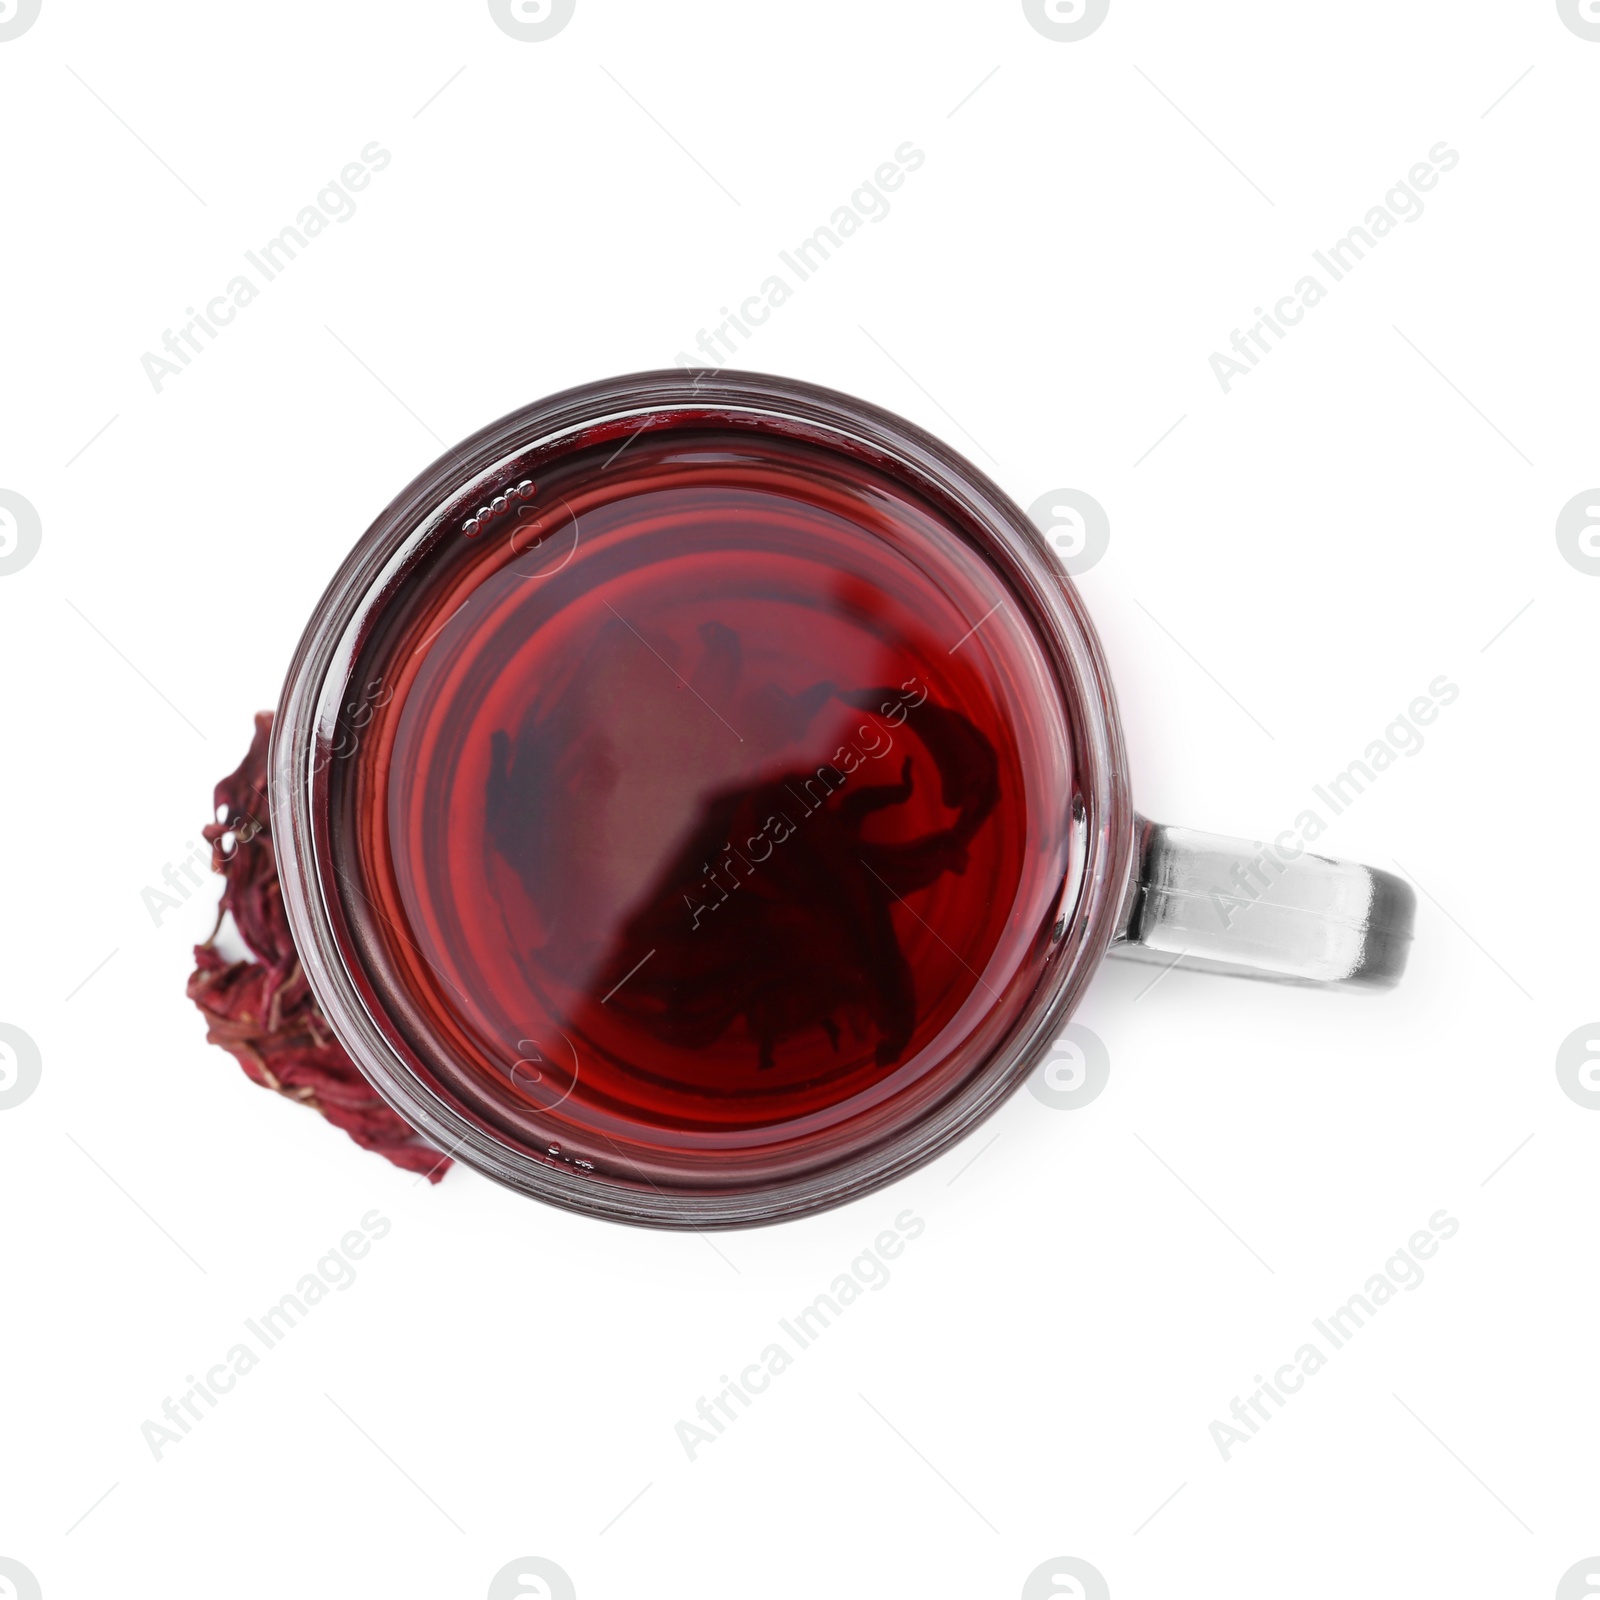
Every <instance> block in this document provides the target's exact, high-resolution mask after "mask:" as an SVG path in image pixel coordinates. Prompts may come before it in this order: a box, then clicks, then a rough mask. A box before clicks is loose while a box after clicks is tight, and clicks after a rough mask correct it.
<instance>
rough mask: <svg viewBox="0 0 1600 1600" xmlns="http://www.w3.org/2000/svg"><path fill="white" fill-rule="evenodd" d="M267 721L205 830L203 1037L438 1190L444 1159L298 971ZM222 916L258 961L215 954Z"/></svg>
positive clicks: (200, 981) (251, 1074)
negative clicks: (217, 880) (208, 875)
mask: <svg viewBox="0 0 1600 1600" xmlns="http://www.w3.org/2000/svg"><path fill="white" fill-rule="evenodd" d="M271 733H272V713H271V712H270V711H262V712H259V713H258V714H257V716H256V732H255V738H254V739H253V740H252V741H251V744H250V752H249V754H248V755H246V756H245V758H244V760H243V761H242V762H241V763H240V764H239V768H238V770H237V771H236V772H232V773H230V774H229V775H228V776H227V777H226V778H224V779H223V780H222V782H221V783H219V784H218V785H217V787H216V791H215V800H216V817H215V820H214V821H212V822H211V823H209V824H208V825H207V826H206V828H205V837H206V839H207V841H208V842H209V843H210V845H211V867H212V870H213V871H214V872H219V873H221V874H222V877H223V879H224V880H225V883H224V887H223V891H222V903H221V905H220V906H219V907H218V908H217V926H216V928H213V929H212V932H211V937H210V938H209V939H208V940H206V942H205V943H204V944H198V945H196V946H195V949H194V958H195V970H194V972H193V973H192V974H191V975H190V978H189V989H188V992H189V998H190V999H191V1000H193V1001H194V1003H195V1004H196V1005H197V1006H199V1008H200V1010H201V1011H202V1012H203V1013H204V1014H205V1019H206V1038H207V1040H208V1041H209V1042H210V1043H211V1044H217V1045H221V1046H222V1048H223V1049H224V1050H226V1051H227V1052H228V1053H229V1054H230V1055H232V1056H233V1058H234V1059H235V1060H236V1061H237V1062H238V1063H239V1065H240V1066H241V1067H243V1068H244V1071H245V1076H246V1077H248V1078H250V1079H251V1080H252V1081H253V1082H255V1083H258V1084H260V1085H261V1086H262V1087H263V1088H266V1089H272V1090H274V1091H276V1092H277V1093H278V1094H281V1095H284V1096H286V1097H287V1098H288V1099H290V1100H297V1101H299V1102H300V1104H302V1105H306V1106H310V1107H311V1108H312V1110H314V1111H320V1112H321V1113H322V1115H323V1116H324V1117H326V1118H327V1119H328V1121H329V1122H331V1123H332V1124H333V1125H334V1126H335V1127H336V1128H343V1129H344V1131H345V1132H346V1133H347V1134H349V1135H350V1137H351V1138H352V1139H354V1140H355V1142H356V1143H357V1144H358V1145H360V1146H361V1147H362V1148H363V1149H365V1150H375V1151H377V1153H378V1154H379V1155H381V1156H385V1157H387V1158H388V1159H389V1160H390V1161H392V1162H393V1163H394V1164H395V1165H396V1166H397V1167H404V1168H405V1169H406V1170H407V1171H409V1172H420V1173H425V1174H426V1175H427V1177H428V1178H429V1180H430V1181H431V1182H433V1183H437V1182H438V1181H439V1179H440V1178H442V1177H443V1176H444V1174H445V1172H446V1170H447V1169H448V1168H449V1166H450V1164H451V1163H450V1158H449V1157H448V1156H441V1155H440V1154H439V1153H438V1151H436V1150H434V1149H432V1148H430V1147H429V1146H428V1145H425V1144H423V1143H421V1142H420V1141H419V1139H418V1138H417V1135H416V1131H415V1130H414V1129H413V1128H412V1127H411V1125H410V1124H409V1123H407V1122H404V1121H402V1119H401V1118H399V1117H397V1116H396V1115H395V1113H394V1112H393V1111H391V1110H390V1109H389V1107H388V1106H387V1105H385V1104H384V1102H383V1101H382V1100H380V1099H379V1098H378V1096H377V1095H376V1094H374V1093H373V1091H372V1086H371V1085H370V1084H369V1083H368V1082H367V1080H366V1079H365V1078H363V1077H362V1076H361V1074H360V1072H359V1071H358V1070H357V1069H356V1065H355V1063H354V1062H353V1061H352V1060H351V1059H350V1057H349V1056H348V1055H346V1054H345V1050H344V1047H343V1046H342V1045H341V1044H340V1043H339V1041H338V1040H337V1039H335V1038H334V1036H333V1032H332V1030H331V1029H330V1028H329V1027H328V1024H327V1021H326V1019H325V1018H324V1017H323V1015H322V1012H321V1011H320V1010H319V1009H318V1007H317V1002H316V999H315V997H314V996H313V994H312V993H311V986H310V985H309V984H308V983H307V982H306V977H305V973H304V972H303V971H302V970H301V967H300V958H299V956H298V954H297V953H296V951H295V947H294V939H293V937H292V936H291V934H290V932H289V920H288V917H287V916H286V915H285V913H284V909H283V895H282V892H281V890H280V889H279V885H278V861H277V855H276V853H275V852H274V850H273V845H272V829H271V822H270V816H269V812H268V809H267V744H268V740H269V739H270V737H271ZM225 916H231V917H232V918H233V923H234V926H235V927H236V928H237V929H238V931H239V936H240V938H241V939H242V940H243V941H244V943H245V945H246V947H247V948H248V949H249V950H250V952H251V954H252V955H253V956H254V957H255V959H254V960H250V961H230V960H228V958H227V957H226V956H224V955H223V954H222V953H221V951H219V950H218V949H217V946H216V937H217V932H218V930H219V929H220V928H221V926H222V919H223V918H224V917H225Z"/></svg>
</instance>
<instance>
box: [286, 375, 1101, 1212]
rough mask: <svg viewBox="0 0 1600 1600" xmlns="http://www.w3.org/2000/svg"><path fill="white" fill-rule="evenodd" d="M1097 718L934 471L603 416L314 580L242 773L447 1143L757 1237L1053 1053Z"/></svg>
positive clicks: (1090, 870)
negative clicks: (767, 1224) (1040, 1054)
mask: <svg viewBox="0 0 1600 1600" xmlns="http://www.w3.org/2000/svg"><path fill="white" fill-rule="evenodd" d="M1086 683H1087V691H1088V692H1087V693H1086V692H1085V689H1086ZM1108 703H1109V702H1108V700H1107V698H1106V691H1105V688H1104V674H1103V671H1101V670H1100V668H1099V661H1098V654H1097V652H1096V651H1095V648H1094V645H1093V639H1092V635H1090V634H1088V631H1087V626H1086V624H1085V623H1084V621H1083V619H1082V617H1081V614H1079V613H1078V612H1077V610H1076V606H1075V602H1074V600H1073V598H1072V596H1071V593H1070V591H1069V589H1068V587H1067V586H1066V584H1065V580H1064V579H1062V578H1061V577H1060V576H1059V569H1057V568H1055V567H1054V566H1053V565H1052V558H1051V557H1050V555H1049V554H1048V552H1047V551H1046V550H1045V549H1044V547H1043V545H1042V543H1041V542H1040V541H1039V539H1038V537H1037V535H1036V534H1034V533H1033V531H1032V529H1031V528H1030V527H1028V525H1027V524H1026V522H1025V520H1024V519H1023V518H1022V514H1021V513H1020V512H1018V511H1017V510H1016V508H1015V507H1013V506H1011V505H1010V502H1009V501H1006V500H1004V498H1003V497H1002V496H1000V495H999V492H998V491H997V490H995V489H994V488H993V487H992V486H991V485H989V484H987V483H986V482H985V481H984V480H982V479H981V478H980V477H979V476H978V475H977V474H976V473H975V472H974V471H973V469H971V468H970V467H968V466H966V464H965V463H963V462H961V461H960V460H959V458H957V457H954V456H953V455H952V454H951V453H950V452H948V451H946V450H945V449H944V447H943V446H940V445H938V444H937V443H936V442H935V441H933V440H931V439H929V438H928V437H927V436H925V435H922V434H920V433H917V432H916V431H915V430H913V429H910V428H909V427H908V426H907V425H906V424H904V423H901V422H899V421H897V420H896V419H893V418H889V417H886V416H885V415H884V414H882V413H879V412H876V411H873V410H871V408H867V407H864V406H862V405H860V404H859V403H858V402H854V401H848V400H845V399H844V398H843V397H840V396H834V395H830V394H827V393H826V392H824V391H818V390H811V389H807V388H805V387H803V386H799V385H792V384H781V383H778V382H777V381H775V380H767V379H758V378H754V377H749V378H742V379H719V380H716V382H715V383H713V384H710V385H707V384H706V383H705V382H701V383H700V384H699V385H698V387H696V386H694V385H691V383H690V382H689V380H688V379H687V378H686V377H685V376H684V375H682V374H675V375H665V374H658V375H650V376H647V377H645V378H640V379H631V380H619V381H618V382H616V383H613V384H610V385H598V386H594V387H593V388H591V389H587V390H581V391H575V392H573V393H572V394H569V395H564V396H557V397H556V398H555V399H554V400H551V401H546V402H542V403H541V404H540V405H539V406H537V407H534V408H530V410H529V411H528V412H525V413H521V414H518V415H517V416H514V417H512V418H508V419H506V420H505V421H504V422H502V423H499V424H496V425H495V426H494V427H492V428H490V429H487V430H485V432H484V433H483V434H480V435H479V436H477V438H476V439H474V440H471V441H468V443H467V444H466V445H465V446H463V447H461V449H460V450H459V451H457V452H455V453H453V455H452V457H450V458H446V460H445V461H444V462H442V463H441V464H440V465H439V466H438V467H436V468H434V469H430V472H429V473H428V474H425V475H424V476H423V478H421V479H419V480H418V482H417V483H416V484H414V485H413V486H412V487H411V489H409V490H408V491H407V492H406V494H404V495H402V496H401V497H400V499H399V500H398V501H396V503H395V505H394V506H392V507H391V508H390V510H389V511H388V512H387V513H386V514H385V516H384V518H383V519H380V522H379V523H378V524H377V525H376V526H375V527H374V529H373V530H372V531H371V532H370V533H369V534H368V535H367V537H366V539H365V540H364V541H363V543H362V545H361V547H359V548H358V550H357V552H356V554H355V555H354V556H353V557H352V559H351V562H350V563H348V564H347V566H346V569H345V571H344V572H342V573H341V574H340V576H339V578H338V579H336V580H335V583H334V585H333V587H332V588H331V589H330V591H329V594H328V596H327V597H325V599H324V601H323V605H322V607H321V608H320V610H319V613H318V616H317V618H315V619H314V620H313V624H312V627H311V629H310V630H309V631H308V634H307V637H306V640H305V641H304V642H303V644H302V648H301V654H300V657H299V659H298V660H297V662H296V665H295V668H294V670H293V671H292V673H291V678H290V684H289V687H288V689H287V690H286V693H285V704H284V710H283V713H282V714H281V715H280V718H279V724H278V733H277V741H276V744H275V748H274V808H275V814H281V813H283V812H285V810H286V811H287V814H288V820H289V822H290V825H291V826H290V829H289V832H290V834H291V835H292V841H293V843H292V848H291V849H289V850H286V851H285V852H284V855H285V856H286V857H288V858H290V860H289V861H287V862H286V871H285V896H286V902H287V903H288V904H289V907H290V912H291V919H292V920H293V921H294V923H295V931H296V937H297V941H298V942H299V943H300V948H301V949H302V952H303V953H306V952H307V951H308V950H309V954H308V956H307V970H308V974H309V975H310V976H311V978H312V982H313V985H314V987H315V988H316V990H317V993H318V997H319V999H320V1000H322V1002H323V1004H324V1007H325V1009H326V1010H327V1012H328V1015H329V1018H330V1021H331V1022H332V1023H333V1025H334V1026H335V1028H336V1030H337V1031H338V1032H339V1034H340V1037H341V1039H342V1040H343V1042H344V1043H345V1044H346V1045H347V1047H350V1048H351V1049H352V1053H353V1054H354V1055H355V1058H356V1060H357V1062H358V1064H359V1065H361V1067H362V1068H363V1071H365V1072H366V1073H367V1075H368V1076H369V1077H370V1078H371V1079H372V1080H373V1082H374V1084H375V1086H376V1087H377V1088H378V1089H379V1090H380V1092H382V1093H383V1094H384V1095H385V1098H387V1099H388V1100H389V1101H390V1103H391V1104H393V1105H394V1106H395V1108H396V1109H397V1110H398V1111H399V1112H400V1113H401V1114H402V1115H403V1116H405V1117H406V1118H407V1119H408V1120H410V1121H411V1122H412V1123H413V1124H414V1125H415V1126H417V1127H418V1128H419V1130H421V1131H422V1132H423V1133H424V1134H425V1135H426V1136H427V1137H429V1138H430V1139H431V1140H432V1141H433V1142H435V1143H437V1144H438V1145H439V1146H440V1148H442V1149H445V1150H450V1151H452V1152H453V1153H455V1154H457V1155H459V1156H461V1157H463V1158H464V1159H466V1160H468V1161H469V1162H471V1163H473V1164H474V1165H477V1166H479V1167H480V1168H481V1169H483V1170H485V1171H487V1172H489V1173H490V1174H491V1175H493V1176H495V1177H497V1178H500V1179H502V1180H503V1181H505V1182H508V1183H511V1184H513V1185H514V1186H516V1187H518V1188H520V1189H522V1190H524V1191H526V1192H529V1193H534V1194H537V1195H539V1196H541V1197H542V1198H545V1199H548V1200H552V1201H554V1202H556V1203H558V1204H563V1205H567V1206H570V1207H573V1208H575V1209H579V1210H583V1211H587V1212H590V1213H594V1214H599V1215H605V1216H609V1217H613V1218H617V1219H620V1220H629V1221H637V1222H647V1223H654V1224H658V1225H664V1226H674V1225H679V1226H705V1225H708V1224H709V1225H719V1224H721V1225H728V1224H738V1223H748V1222H758V1221H766V1220H773V1219H775V1218H777V1217H780V1216H787V1215H793V1214H796V1213H798V1212H802V1211H806V1210H811V1209H815V1208H817V1207H819V1206H822V1205H827V1204H832V1203H836V1202H837V1201H839V1200H842V1199H845V1198H849V1197H850V1196H852V1195H854V1194H857V1193H860V1192H863V1191H864V1190H865V1189H867V1188H870V1187H872V1186H874V1185H876V1184H878V1183H881V1182H883V1181H886V1180H887V1179H888V1178H890V1177H892V1176H894V1175H896V1174H897V1173H899V1172H901V1171H904V1170H906V1169H907V1168H909V1167H910V1166H912V1165H914V1164H916V1163H918V1162H920V1161H922V1160H926V1159H928V1158H929V1157H931V1156H932V1155H933V1154H935V1153H937V1152H938V1151H939V1150H940V1149H943V1148H945V1147H946V1146H947V1145H948V1144H949V1143H950V1142H952V1141H953V1140H954V1139H955V1138H957V1137H959V1136H960V1135H961V1134H962V1133H964V1132H966V1131H968V1130H969V1129H970V1127H971V1126H972V1125H973V1124H974V1123H975V1122H976V1121H977V1120H979V1119H980V1118H981V1117H982V1116H983V1115H984V1114H986V1112H987V1111H988V1110H990V1109H992V1107H993V1106H994V1105H995V1104H997V1103H998V1101H999V1099H1000V1098H1002V1097H1003V1096H1004V1094H1005V1093H1007V1092H1008V1091H1009V1089H1010V1088H1012V1087H1014V1086H1015V1084H1016V1082H1017V1081H1018V1080H1019V1078H1020V1076H1021V1075H1022V1074H1023V1073H1024V1072H1025V1071H1026V1070H1027V1067H1028V1066H1029V1064H1030V1063H1031V1060H1032V1059H1033V1057H1034V1055H1036V1053H1037V1051H1038V1049H1039V1048H1041V1047H1042V1046H1043V1045H1045V1044H1047V1043H1048V1042H1049V1039H1050V1038H1051V1037H1052V1036H1053V1033H1054V1031H1057V1030H1058V1025H1059V1023H1060V1022H1061V1021H1062V1020H1064V1017H1065V1012H1066V1009H1067V1008H1068V1007H1069V1006H1070V1004H1071V1001H1072V998H1073V997H1074V996H1075V993H1076V988H1077V987H1078V986H1079V985H1080V984H1081V979H1082V977H1083V976H1085V975H1086V969H1087V968H1088V967H1092V966H1093V964H1094V961H1095V960H1097V958H1098V954H1099V952H1100V951H1101V950H1103V948H1104V944H1105V942H1106V939H1107V938H1108V937H1109V916H1108V915H1107V912H1106V907H1107V904H1108V903H1109V901H1108V895H1109V891H1108V889H1107V886H1108V885H1109V884H1110V883H1112V882H1113V881H1117V872H1118V870H1119V868H1120V869H1123V870H1125V867H1126V846H1125V845H1124V846H1123V848H1122V852H1121V854H1120V855H1119V852H1118V849H1117V845H1118V842H1119V840H1120V837H1121V834H1126V833H1128V832H1130V831H1131V811H1129V810H1128V808H1127V804H1126V796H1125V793H1124V792H1123V791H1122V789H1121V787H1120V779H1119V776H1118V775H1119V774H1120V768H1121V763H1120V759H1118V757H1119V755H1120V752H1119V750H1118V749H1117V746H1116V732H1115V726H1114V717H1108V715H1107V710H1106V708H1107V706H1108ZM1096 790H1098V791H1099V794H1098V796H1097V795H1096V792H1095V791H1096ZM1119 805H1120V814H1119V811H1118V807H1119ZM1118 830H1120V832H1119V831H1118ZM310 841H315V847H314V848H308V847H307V846H308V843H309V842H310ZM1112 909H1114V908H1112ZM1092 911H1098V913H1099V915H1098V916H1091V914H1090V913H1091V912H1092ZM1091 922H1092V923H1093V924H1094V925H1093V927H1091V926H1090V924H1091ZM303 932H304V935H306V937H303V936H302V934H303ZM1086 957H1091V958H1092V959H1085V958H1086Z"/></svg>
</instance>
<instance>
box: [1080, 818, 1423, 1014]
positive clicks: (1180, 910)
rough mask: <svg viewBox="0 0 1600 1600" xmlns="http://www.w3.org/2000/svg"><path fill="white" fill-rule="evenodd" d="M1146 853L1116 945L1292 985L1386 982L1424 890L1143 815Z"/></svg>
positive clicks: (1117, 949) (1151, 957)
mask: <svg viewBox="0 0 1600 1600" xmlns="http://www.w3.org/2000/svg"><path fill="white" fill-rule="evenodd" d="M1136 827H1137V834H1136V837H1137V841H1138V862H1137V866H1136V868H1135V871H1134V877H1133V882H1132V884H1131V885H1130V888H1129V894H1128V907H1127V913H1126V916H1125V918H1124V921H1123V926H1122V929H1121V931H1120V932H1119V933H1118V934H1117V936H1116V938H1115V940H1114V941H1113V943H1112V945H1111V950H1110V954H1112V955H1116V956H1126V957H1130V958H1132V959H1135V960H1144V961H1158V962H1161V963H1162V964H1163V965H1168V964H1170V965H1173V966H1179V965H1181V966H1184V967H1192V968H1195V969H1198V970H1201V971H1206V972H1227V973H1234V974H1237V975H1239V976H1241V977H1252V978H1273V979H1276V980H1277V981H1279V982H1281V983H1333V984H1349V985H1354V986H1359V987H1363V988H1374V989H1387V988H1391V987H1392V986H1393V985H1394V984H1396V983H1398V982H1399V981H1400V974H1401V973H1402V972H1404V970H1405V965H1406V955H1407V953H1408V951H1409V950H1410V948H1411V926H1412V921H1413V919H1414V916H1415V913H1416V905H1417V899H1416V895H1415V894H1414V893H1413V892H1412V889H1411V886H1410V885H1409V884H1408V883H1406V882H1405V880H1404V879H1403V878H1397V877H1396V876H1395V875H1394V874H1393V873H1392V872H1380V871H1379V870H1378V869H1377V868H1376V867H1363V866H1360V865H1358V864H1357V863H1355V862H1353V861H1333V860H1330V859H1329V858H1328V857H1327V856H1317V855H1312V854H1310V853H1309V852H1307V851H1305V850H1302V851H1301V852H1300V853H1299V854H1298V855H1296V856H1294V857H1293V858H1290V857H1288V856H1287V855H1283V854H1279V853H1278V852H1276V851H1274V850H1273V849H1272V848H1271V847H1270V846H1267V845H1263V844H1259V843H1255V844H1252V843H1251V842H1249V841H1248V840H1245V839H1227V838H1223V837H1222V836H1220V835H1218V834H1214V833H1196V832H1195V831H1194V830H1193V829H1192V828H1169V827H1165V826H1163V825H1162V824H1161V823H1158V822H1148V821H1146V820H1145V819H1144V818H1143V817H1141V818H1139V819H1138V820H1137V824H1136Z"/></svg>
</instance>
